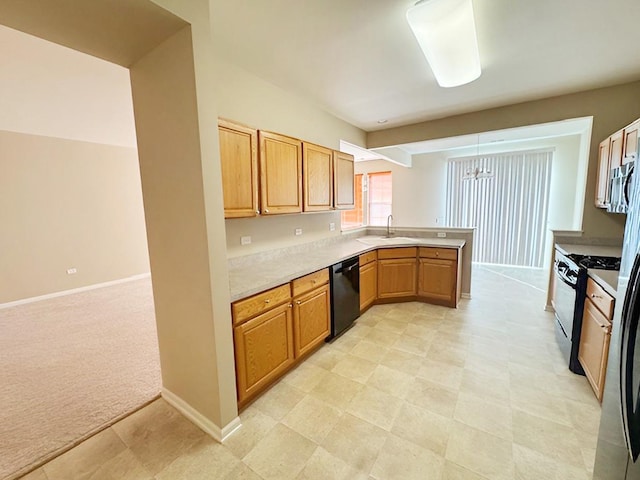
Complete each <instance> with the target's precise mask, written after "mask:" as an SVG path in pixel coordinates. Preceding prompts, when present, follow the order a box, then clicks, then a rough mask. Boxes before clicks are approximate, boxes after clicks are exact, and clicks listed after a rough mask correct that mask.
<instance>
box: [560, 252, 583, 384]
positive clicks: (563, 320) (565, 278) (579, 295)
mask: <svg viewBox="0 0 640 480" xmlns="http://www.w3.org/2000/svg"><path fill="white" fill-rule="evenodd" d="M554 272H555V276H556V282H555V291H554V304H553V307H554V310H555V312H556V313H555V316H556V325H555V327H556V328H555V330H556V340H557V342H558V346H559V347H560V351H561V352H562V354H563V356H564V357H565V359H566V361H567V365H568V367H569V370H571V371H572V372H573V373H577V374H578V375H584V369H583V368H582V365H580V361H579V360H578V348H579V346H580V334H581V332H582V311H583V309H584V297H585V292H586V285H587V270H586V269H585V268H581V267H579V266H578V265H576V264H575V263H574V262H573V261H572V260H571V259H569V258H568V257H566V256H564V255H562V254H561V253H559V252H556V261H555V265H554Z"/></svg>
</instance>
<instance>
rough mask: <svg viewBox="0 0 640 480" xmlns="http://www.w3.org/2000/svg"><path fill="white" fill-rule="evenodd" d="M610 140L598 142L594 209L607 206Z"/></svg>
mask: <svg viewBox="0 0 640 480" xmlns="http://www.w3.org/2000/svg"><path fill="white" fill-rule="evenodd" d="M610 144H611V139H609V138H607V139H606V140H603V141H602V142H600V147H599V149H598V178H597V180H596V207H598V208H607V206H608V204H609V160H610V158H609V147H610Z"/></svg>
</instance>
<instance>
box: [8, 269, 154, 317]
mask: <svg viewBox="0 0 640 480" xmlns="http://www.w3.org/2000/svg"><path fill="white" fill-rule="evenodd" d="M150 276H151V274H150V273H141V274H140V275H133V276H131V277H126V278H120V279H118V280H111V281H109V282H103V283H95V284H93V285H87V286H86V287H78V288H72V289H71V290H63V291H61V292H54V293H47V294H46V295H39V296H37V297H30V298H23V299H22V300H16V301H14V302H7V303H0V310H2V309H4V308H10V307H17V306H18V305H26V304H27V303H34V302H40V301H42V300H48V299H49V298H56V297H64V296H65V295H73V294H74V293H81V292H87V291H89V290H96V289H98V288H104V287H111V286H112V285H118V284H119V283H126V282H132V281H134V280H141V279H143V278H149V277H150Z"/></svg>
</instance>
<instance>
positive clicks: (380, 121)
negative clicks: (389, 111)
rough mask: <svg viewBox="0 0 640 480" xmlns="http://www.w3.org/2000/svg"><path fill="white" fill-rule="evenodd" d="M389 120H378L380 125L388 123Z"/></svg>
mask: <svg viewBox="0 0 640 480" xmlns="http://www.w3.org/2000/svg"><path fill="white" fill-rule="evenodd" d="M388 121H389V120H387V119H386V118H383V119H382V120H378V123H380V124H382V123H387V122H388Z"/></svg>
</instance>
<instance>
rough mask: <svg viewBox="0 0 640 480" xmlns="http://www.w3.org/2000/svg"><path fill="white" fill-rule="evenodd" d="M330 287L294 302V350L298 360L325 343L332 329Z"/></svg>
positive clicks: (308, 294)
mask: <svg viewBox="0 0 640 480" xmlns="http://www.w3.org/2000/svg"><path fill="white" fill-rule="evenodd" d="M330 316H331V298H330V296H329V285H323V286H322V287H319V288H316V289H315V290H312V291H310V292H308V293H305V294H304V295H301V296H300V297H296V298H294V300H293V332H294V337H293V348H294V354H295V357H296V358H299V357H301V356H302V355H304V354H305V353H307V352H309V351H311V350H313V348H314V347H316V346H317V345H319V344H321V343H322V342H324V339H325V338H327V337H328V336H329V331H330V329H331V322H330V318H331V317H330Z"/></svg>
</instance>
